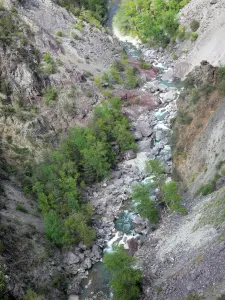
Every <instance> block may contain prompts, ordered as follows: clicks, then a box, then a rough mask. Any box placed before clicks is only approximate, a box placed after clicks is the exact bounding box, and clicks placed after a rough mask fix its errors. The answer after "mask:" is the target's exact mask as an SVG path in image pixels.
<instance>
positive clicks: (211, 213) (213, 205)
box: [194, 197, 225, 230]
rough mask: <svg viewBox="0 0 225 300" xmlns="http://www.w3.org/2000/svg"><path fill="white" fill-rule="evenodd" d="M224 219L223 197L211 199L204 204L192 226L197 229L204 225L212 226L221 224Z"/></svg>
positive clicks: (224, 205)
mask: <svg viewBox="0 0 225 300" xmlns="http://www.w3.org/2000/svg"><path fill="white" fill-rule="evenodd" d="M224 221H225V197H222V198H219V199H216V200H212V201H210V202H209V203H206V204H204V206H203V209H202V215H201V217H200V218H199V219H198V224H197V225H196V226H195V227H194V230H197V229H199V228H201V227H204V226H206V225H212V226H214V227H216V226H218V225H220V224H222V223H223V222H224Z"/></svg>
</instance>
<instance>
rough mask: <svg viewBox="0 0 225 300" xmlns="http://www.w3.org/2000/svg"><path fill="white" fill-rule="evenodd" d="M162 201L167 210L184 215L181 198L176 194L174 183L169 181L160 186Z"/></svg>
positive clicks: (176, 187)
mask: <svg viewBox="0 0 225 300" xmlns="http://www.w3.org/2000/svg"><path fill="white" fill-rule="evenodd" d="M162 191H163V201H164V202H165V204H166V206H167V207H168V209H169V210H170V211H171V212H173V211H179V212H181V213H186V210H185V208H184V207H182V206H181V201H182V198H181V196H180V195H179V194H178V186H177V183H176V182H175V181H170V182H168V183H166V184H164V185H163V186H162Z"/></svg>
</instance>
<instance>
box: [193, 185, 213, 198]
mask: <svg viewBox="0 0 225 300" xmlns="http://www.w3.org/2000/svg"><path fill="white" fill-rule="evenodd" d="M213 191H214V185H213V184H212V183H208V184H203V185H202V186H201V187H200V188H199V190H198V192H197V194H201V195H203V196H206V195H209V194H211V193H212V192H213Z"/></svg>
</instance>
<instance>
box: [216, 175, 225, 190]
mask: <svg viewBox="0 0 225 300" xmlns="http://www.w3.org/2000/svg"><path fill="white" fill-rule="evenodd" d="M224 185H225V176H223V177H221V178H219V179H218V180H217V181H216V190H219V189H220V188H221V187H223V186H224Z"/></svg>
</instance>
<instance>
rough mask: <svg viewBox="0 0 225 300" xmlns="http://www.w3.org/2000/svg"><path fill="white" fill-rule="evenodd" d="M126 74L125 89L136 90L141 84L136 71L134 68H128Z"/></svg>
mask: <svg viewBox="0 0 225 300" xmlns="http://www.w3.org/2000/svg"><path fill="white" fill-rule="evenodd" d="M125 73H126V79H125V87H126V88H127V89H135V88H136V87H137V85H138V82H139V78H138V77H137V75H136V69H135V68H133V67H127V68H126V70H125Z"/></svg>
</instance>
